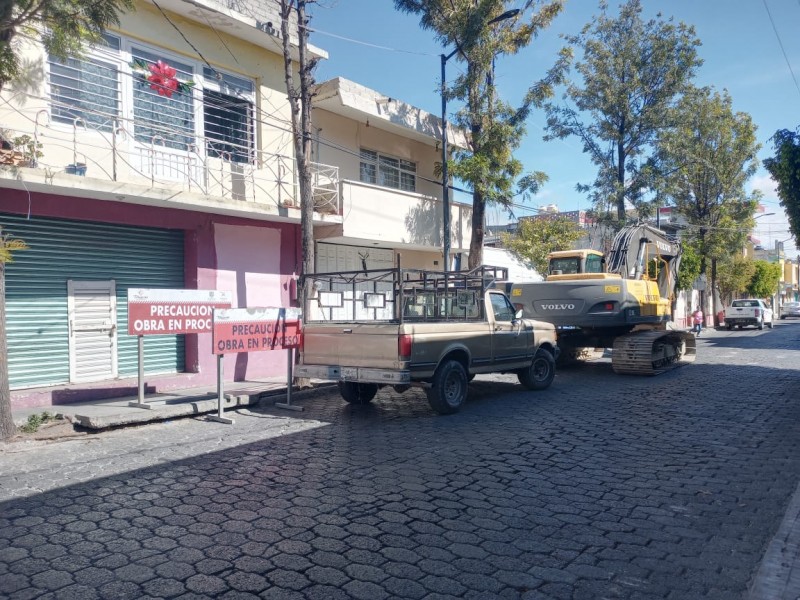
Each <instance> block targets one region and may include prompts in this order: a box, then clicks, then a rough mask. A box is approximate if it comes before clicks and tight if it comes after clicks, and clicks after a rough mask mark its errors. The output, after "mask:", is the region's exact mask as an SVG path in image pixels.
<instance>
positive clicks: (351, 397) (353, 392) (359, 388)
mask: <svg viewBox="0 0 800 600" xmlns="http://www.w3.org/2000/svg"><path fill="white" fill-rule="evenodd" d="M339 393H340V394H341V395H342V398H344V400H345V402H349V403H350V404H355V405H357V406H363V405H364V404H369V403H370V402H372V399H373V398H374V397H375V394H377V393H378V384H377V383H356V382H355V381H340V382H339Z"/></svg>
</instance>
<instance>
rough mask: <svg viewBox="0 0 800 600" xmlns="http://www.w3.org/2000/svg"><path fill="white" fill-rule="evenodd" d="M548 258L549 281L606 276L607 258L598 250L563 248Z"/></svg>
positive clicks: (601, 277) (602, 277)
mask: <svg viewBox="0 0 800 600" xmlns="http://www.w3.org/2000/svg"><path fill="white" fill-rule="evenodd" d="M547 258H548V267H547V281H564V280H570V279H604V278H605V276H604V273H605V265H606V258H605V256H604V255H603V253H602V252H598V251H597V250H562V251H559V252H551V253H550V254H548V255H547Z"/></svg>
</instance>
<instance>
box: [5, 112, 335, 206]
mask: <svg viewBox="0 0 800 600" xmlns="http://www.w3.org/2000/svg"><path fill="white" fill-rule="evenodd" d="M134 125H135V124H134ZM0 129H1V130H5V131H6V137H9V134H8V133H7V132H8V131H9V130H10V128H9V127H6V126H5V124H3V123H0ZM104 129H109V128H108V127H105V128H104ZM110 129H111V130H110V131H102V130H100V129H92V128H89V127H87V126H86V123H85V122H84V121H83V119H80V118H77V119H75V120H74V121H73V123H72V124H71V125H67V124H62V123H51V122H50V119H49V112H48V111H47V110H41V111H39V113H38V114H37V117H36V119H35V122H34V124H33V127H32V128H31V129H29V130H22V129H20V128H18V127H14V129H13V133H12V134H11V135H13V137H15V138H16V139H19V138H20V137H21V136H23V135H25V136H28V139H29V140H30V142H29V144H28V147H30V148H34V149H36V152H37V154H39V156H34V155H32V154H30V152H26V151H25V150H26V148H22V147H21V148H16V149H14V150H7V151H5V152H3V153H2V154H0V165H16V166H17V167H22V168H25V167H28V168H30V167H36V168H39V169H44V170H46V171H47V172H48V173H56V172H64V173H67V174H70V175H75V176H85V177H91V178H96V179H103V180H107V181H117V182H127V183H134V184H139V185H145V186H148V187H153V188H156V187H158V188H174V189H179V190H185V191H188V192H195V193H199V194H203V195H206V196H209V197H214V198H220V199H224V200H233V201H245V202H252V203H255V204H261V205H274V206H278V207H284V208H287V207H289V208H299V207H300V195H299V186H298V183H297V174H296V163H295V160H294V159H293V158H292V157H291V156H286V155H283V154H279V153H270V152H265V151H260V150H255V149H253V148H248V147H244V146H239V145H236V144H233V143H231V142H230V141H229V140H219V139H214V138H210V137H200V136H196V137H195V140H194V141H193V142H191V143H187V144H185V147H183V148H176V147H175V142H174V139H175V138H174V136H173V138H172V140H173V141H172V142H171V143H169V142H168V141H165V138H167V140H168V139H169V138H168V137H167V132H166V131H165V135H163V136H162V135H160V134H157V135H153V136H151V137H150V138H149V139H147V140H142V139H141V136H139V137H138V138H137V137H135V136H134V135H133V134H132V133H131V132H130V131H128V128H127V127H126V126H125V125H124V124H123V123H121V122H117V123H116V124H115V126H114V127H112V128H110ZM220 148H224V150H220ZM311 167H312V190H313V201H314V207H315V210H316V211H317V212H319V213H326V214H341V201H340V194H339V169H338V167H334V166H330V165H321V164H317V163H311ZM86 184H87V187H91V184H90V183H89V182H88V180H87V181H86Z"/></svg>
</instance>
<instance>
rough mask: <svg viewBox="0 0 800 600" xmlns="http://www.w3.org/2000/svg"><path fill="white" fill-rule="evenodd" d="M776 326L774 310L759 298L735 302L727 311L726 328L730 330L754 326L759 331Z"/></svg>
mask: <svg viewBox="0 0 800 600" xmlns="http://www.w3.org/2000/svg"><path fill="white" fill-rule="evenodd" d="M774 324H775V318H774V314H773V312H772V309H771V308H770V307H769V306H767V303H766V302H764V301H763V300H759V299H757V298H747V299H743V300H734V301H733V302H731V305H730V306H729V307H728V308H726V309H725V326H726V327H727V328H728V330H731V329H733V327H734V326H736V327H738V328H739V329H741V328H742V327H747V326H749V325H754V326H756V327H758V328H759V329H764V325H766V326H767V327H769V328H770V329H772V326H773V325H774Z"/></svg>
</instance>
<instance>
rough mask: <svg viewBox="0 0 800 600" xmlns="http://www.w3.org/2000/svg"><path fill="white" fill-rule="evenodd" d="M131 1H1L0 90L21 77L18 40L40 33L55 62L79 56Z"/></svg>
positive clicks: (115, 23)
mask: <svg viewBox="0 0 800 600" xmlns="http://www.w3.org/2000/svg"><path fill="white" fill-rule="evenodd" d="M131 9H133V1H132V0H3V2H0V90H2V89H3V86H4V85H5V84H6V83H8V82H9V81H13V80H14V79H15V78H16V77H18V76H19V75H20V74H21V73H20V62H19V56H18V55H17V39H16V38H17V37H18V36H19V37H22V36H31V37H33V36H35V35H37V32H42V33H41V39H42V42H43V44H44V47H45V50H46V51H47V52H48V53H50V54H52V55H53V56H56V57H58V58H62V59H65V58H67V57H70V56H80V55H81V52H82V50H83V44H84V43H85V42H97V41H99V40H100V36H101V35H102V33H103V31H104V30H105V29H106V27H108V26H109V25H117V24H119V13H120V12H123V11H125V10H131Z"/></svg>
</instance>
